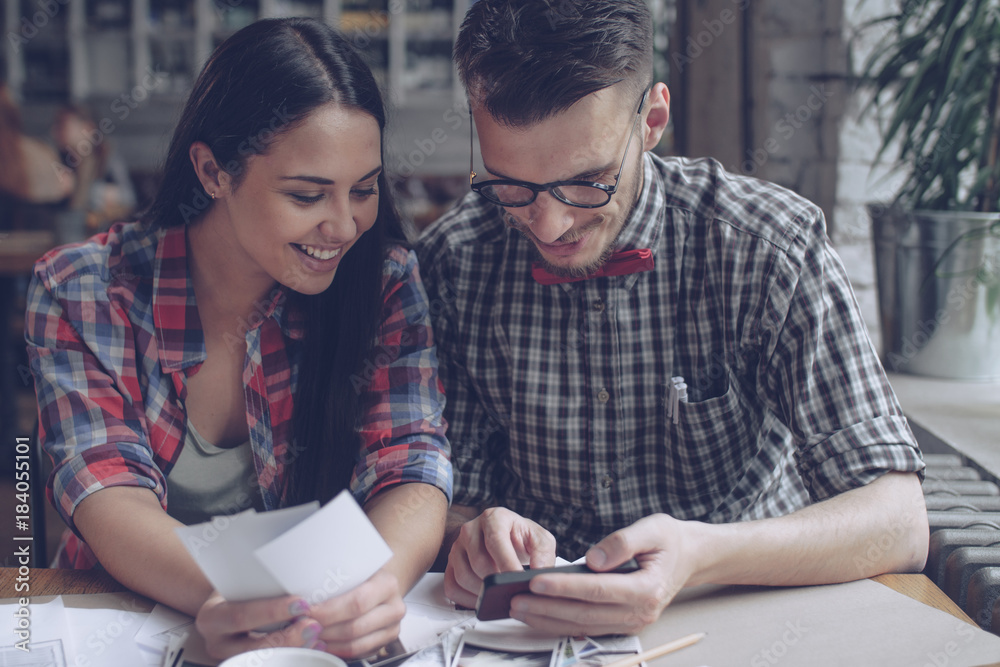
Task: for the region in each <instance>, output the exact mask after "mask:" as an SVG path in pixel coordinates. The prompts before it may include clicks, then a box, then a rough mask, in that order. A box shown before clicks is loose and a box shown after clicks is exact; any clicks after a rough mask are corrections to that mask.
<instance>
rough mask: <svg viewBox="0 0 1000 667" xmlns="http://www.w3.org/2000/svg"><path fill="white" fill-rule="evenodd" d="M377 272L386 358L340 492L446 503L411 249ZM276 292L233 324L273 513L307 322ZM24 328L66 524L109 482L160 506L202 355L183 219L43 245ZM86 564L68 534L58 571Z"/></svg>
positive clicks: (85, 551) (373, 378)
mask: <svg viewBox="0 0 1000 667" xmlns="http://www.w3.org/2000/svg"><path fill="white" fill-rule="evenodd" d="M384 279H385V289H384V295H385V310H384V313H385V316H384V320H383V323H382V328H381V334H380V335H381V337H380V339H379V340H378V341H376V346H375V352H378V351H379V350H383V351H386V350H388V351H391V352H392V354H382V355H381V356H380V357H378V359H377V360H376V363H374V364H372V365H371V369H370V373H368V374H367V375H366V376H365V378H364V379H363V380H364V381H363V385H364V391H366V392H368V400H366V401H364V402H363V404H364V405H365V406H367V407H366V409H365V411H364V414H363V415H362V417H361V419H360V420H359V423H360V426H359V432H360V435H361V439H362V443H363V446H362V450H361V452H360V455H359V458H358V461H357V464H356V467H355V469H354V471H353V475H352V478H351V491H352V492H353V494H354V496H355V498H356V499H357V500H358V502H359V503H362V504H363V503H364V502H366V501H367V500H368V499H369V498H371V497H372V496H373V495H374V494H376V493H378V492H379V491H380V490H382V489H384V488H386V487H388V486H390V485H393V484H399V483H408V482H420V483H427V484H432V485H434V486H437V487H438V488H440V489H441V490H442V492H444V493H445V495H446V496H447V497H448V498H449V500H450V498H451V463H450V460H449V447H448V442H447V440H446V438H445V422H444V420H443V418H442V410H443V407H444V394H443V392H442V388H441V383H440V381H439V379H438V375H437V358H436V353H435V349H434V337H433V333H432V330H431V326H430V314H429V307H428V302H427V296H426V293H425V292H424V289H423V286H422V284H421V281H420V276H419V273H418V270H417V262H416V256H415V255H414V254H413V253H412V252H407V251H406V250H404V249H402V248H398V247H397V248H393V249H392V251H391V252H390V254H389V257H388V258H387V260H386V262H385V272H384ZM285 296H286V292H285V290H284V288H282V287H280V286H276V287H275V289H274V290H273V291H272V292H271V294H270V295H268V297H267V299H266V300H265V301H263V302H261V303H260V304H259V306H258V309H257V311H256V312H254V313H253V314H252V315H251V316H250V317H249V318H248V321H247V322H243V323H241V326H240V327H239V333H240V334H241V335H243V336H244V338H245V343H246V350H247V353H246V358H245V361H244V375H243V377H244V388H245V389H244V392H245V399H246V418H247V424H248V425H249V427H250V428H249V430H250V443H251V449H252V450H253V456H254V465H255V467H256V470H257V484H258V486H259V488H260V492H261V494H262V496H263V503H264V507H265V508H266V509H268V510H270V509H275V508H277V507H279V506H281V502H282V498H283V495H284V494H283V491H284V488H283V482H284V479H285V477H286V466H287V464H288V463H289V462H290V461H291V460H292V459H293V458H294V455H295V449H294V445H293V443H292V439H291V417H292V407H293V397H294V394H295V387H296V379H297V374H298V369H299V365H300V363H301V360H300V359H299V350H300V342H299V341H300V340H301V338H302V335H303V331H302V328H301V321H300V318H297V317H295V316H293V314H292V313H286V312H285V310H286V309H285V301H286V300H285ZM25 336H26V339H27V342H28V355H29V359H30V364H31V371H32V373H33V375H34V378H35V391H36V395H37V397H38V410H39V439H40V441H41V442H42V443H43V447H44V449H45V450H46V451H47V452H48V453H49V455H50V456H51V458H52V461H53V465H54V469H53V471H52V474H51V476H50V478H49V484H48V494H49V499H50V500H51V501H52V502H53V504H54V506H55V507H56V508H58V510H59V512H60V514H61V515H62V517H63V519H64V520H65V521H66V523H67V525H69V526H70V527H71V528H73V529H74V530H75V527H74V524H73V512H74V510H75V509H76V506H77V505H78V504H79V503H80V501H82V500H83V499H84V498H85V497H87V496H88V495H90V494H91V493H94V492H96V491H99V490H101V489H104V488H108V487H112V486H142V487H146V488H148V489H151V490H152V491H153V492H154V493H156V495H157V497H158V498H159V500H160V504H161V505H162V506H163V507H164V508H166V506H167V502H168V480H169V475H170V470H171V468H172V467H173V465H174V463H175V462H176V461H177V457H178V455H179V454H180V450H181V447H182V446H183V443H184V438H185V433H186V424H187V419H186V415H185V410H184V400H185V394H186V378H187V377H188V376H190V375H192V374H194V373H196V372H197V371H198V369H199V367H200V365H201V363H202V362H203V361H204V360H205V357H206V353H205V340H204V335H203V332H202V327H201V321H200V319H199V317H198V308H197V304H196V302H195V294H194V288H193V286H192V283H191V278H190V275H189V273H188V268H187V256H186V231H185V228H184V227H175V228H170V229H166V230H152V229H149V228H147V227H145V226H142V225H139V224H136V223H131V224H117V225H115V226H114V227H112V228H111V230H110V231H108V232H107V233H105V234H101V235H98V236H96V237H94V238H92V239H90V240H89V241H87V242H85V243H82V244H77V245H71V246H64V247H62V248H57V249H56V250H53V251H51V252H49V253H48V254H46V255H45V256H44V257H42V258H41V259H40V260H39V261H38V263H37V264H36V265H35V269H34V276H33V279H32V282H31V286H30V288H29V290H28V308H27V316H26V322H25ZM237 340H238V339H237ZM369 375H370V377H369ZM96 563H97V560H96V558H95V556H94V554H93V552H92V551H91V550H90V548H89V547H87V545H86V544H85V543H84V542H83V540H82V539H81V538H80V537H79V535H78V534H68V535H67V536H66V538H64V543H63V547H62V548H61V549H60V552H59V556H58V559H57V562H56V566H57V567H77V568H82V567H92V566H93V565H95V564H96Z"/></svg>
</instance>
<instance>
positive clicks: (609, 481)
mask: <svg viewBox="0 0 1000 667" xmlns="http://www.w3.org/2000/svg"><path fill="white" fill-rule="evenodd" d="M614 483H615V480H613V479H611V475H605V476H604V477H602V478H601V486H603V487H604V488H605V489H610V488H611V485H612V484H614Z"/></svg>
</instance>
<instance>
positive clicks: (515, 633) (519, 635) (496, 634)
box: [465, 618, 562, 653]
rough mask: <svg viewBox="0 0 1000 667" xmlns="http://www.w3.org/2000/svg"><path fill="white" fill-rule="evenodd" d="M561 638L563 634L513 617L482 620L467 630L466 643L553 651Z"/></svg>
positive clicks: (533, 650)
mask: <svg viewBox="0 0 1000 667" xmlns="http://www.w3.org/2000/svg"><path fill="white" fill-rule="evenodd" d="M560 639H562V636H561V635H553V634H550V633H548V632H542V631H541V630H535V629H534V628H532V627H529V626H527V625H525V624H524V623H522V622H521V621H518V620H516V619H513V618H504V619H500V620H497V621H480V622H479V623H477V624H476V627H474V628H472V629H471V630H466V631H465V643H466V644H472V645H474V646H479V647H481V648H488V649H491V650H494V651H517V652H519V653H520V652H524V653H529V652H538V651H551V650H552V647H553V646H555V644H556V643H557V642H558V641H559V640H560Z"/></svg>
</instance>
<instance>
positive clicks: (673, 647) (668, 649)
mask: <svg viewBox="0 0 1000 667" xmlns="http://www.w3.org/2000/svg"><path fill="white" fill-rule="evenodd" d="M705 634H706V633H704V632H696V633H694V634H693V635H688V636H687V637H681V638H680V639H675V640H674V641H672V642H667V643H666V644H664V645H662V646H657V647H656V648H651V649H649V650H648V651H644V652H643V653H640V654H639V655H631V656H629V657H627V658H622V659H621V660H618V661H616V662H612V663H611V664H609V665H605V667H635V666H636V665H638V664H640V663H643V662H645V661H646V660H652V659H653V658H659V657H660V656H661V655H666V654H667V653H672V652H673V651H678V650H680V649H682V648H684V647H685V646H690V645H691V644H696V643H698V642H699V641H701V640H702V638H703V637H704V636H705Z"/></svg>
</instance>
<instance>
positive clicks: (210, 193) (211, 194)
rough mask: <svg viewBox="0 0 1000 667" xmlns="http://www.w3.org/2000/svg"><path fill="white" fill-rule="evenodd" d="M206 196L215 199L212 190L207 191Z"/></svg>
mask: <svg viewBox="0 0 1000 667" xmlns="http://www.w3.org/2000/svg"><path fill="white" fill-rule="evenodd" d="M208 196H209V197H211V198H212V199H213V200H214V199H215V193H214V192H209V193H208Z"/></svg>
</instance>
